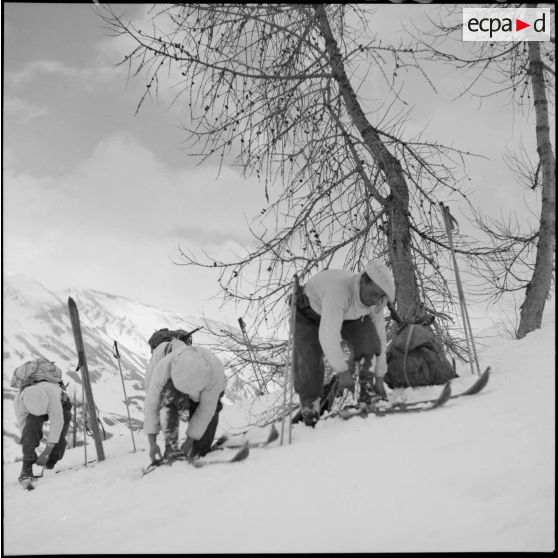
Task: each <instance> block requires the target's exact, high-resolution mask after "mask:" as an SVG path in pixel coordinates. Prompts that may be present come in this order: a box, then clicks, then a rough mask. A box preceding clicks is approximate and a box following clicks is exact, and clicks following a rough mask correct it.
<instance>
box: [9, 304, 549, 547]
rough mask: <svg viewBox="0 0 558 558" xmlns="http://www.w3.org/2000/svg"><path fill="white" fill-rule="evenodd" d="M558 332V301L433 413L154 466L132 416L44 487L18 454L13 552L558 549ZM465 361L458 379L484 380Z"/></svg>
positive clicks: (331, 425) (502, 339) (340, 425)
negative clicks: (25, 485)
mask: <svg viewBox="0 0 558 558" xmlns="http://www.w3.org/2000/svg"><path fill="white" fill-rule="evenodd" d="M479 337H481V334H480V332H479ZM484 337H485V338H487V337H486V336H484ZM554 337H555V322H554V304H553V303H552V304H551V303H548V304H547V311H546V314H545V320H544V323H543V327H542V328H541V329H540V330H537V331H535V332H533V333H531V334H529V335H528V336H527V337H526V338H525V339H522V340H512V339H509V338H506V336H504V335H501V334H500V335H499V336H497V337H495V336H494V335H493V336H492V337H490V343H489V346H488V347H485V348H484V349H482V350H479V360H480V364H481V367H482V368H485V367H486V366H488V365H490V366H491V369H492V374H491V378H490V381H489V383H488V386H487V387H486V388H485V390H484V391H483V392H482V393H480V394H478V395H475V396H471V397H466V398H459V399H455V400H450V401H449V402H448V403H447V404H446V405H445V406H444V407H442V408H440V409H437V410H434V411H431V412H427V413H419V414H409V415H389V416H386V417H374V416H372V417H369V418H368V419H366V420H363V419H360V418H354V419H352V420H349V421H346V422H344V421H341V420H339V419H329V420H322V421H320V422H319V423H318V424H317V426H316V428H315V429H311V428H307V427H305V426H303V425H302V424H297V425H295V426H294V427H293V431H292V443H291V444H289V443H288V440H287V435H286V433H285V439H284V444H283V445H280V443H279V441H277V442H274V443H273V444H272V445H270V446H269V447H267V448H263V449H253V450H251V454H250V457H249V458H248V459H247V460H246V461H243V462H241V463H234V464H227V465H214V466H210V467H206V468H203V469H195V468H193V467H191V466H189V465H187V464H186V463H183V462H180V463H176V464H175V465H173V466H172V467H162V468H160V469H157V470H155V471H154V472H152V473H151V474H149V475H147V476H145V477H143V478H142V476H141V475H142V468H143V467H145V466H146V465H147V464H148V461H149V459H148V456H147V453H146V447H147V442H146V439H145V435H143V433H138V434H136V436H135V440H136V445H137V447H138V451H137V452H136V453H132V451H131V449H132V445H131V438H130V435H129V433H128V432H126V431H125V430H122V432H121V433H120V435H115V436H114V437H113V438H111V439H110V440H108V441H106V442H105V443H104V449H105V454H106V460H105V461H104V462H102V463H96V462H95V463H92V464H90V465H89V466H88V467H87V468H83V467H80V468H77V469H75V470H67V471H63V472H61V473H60V474H57V473H56V472H55V471H56V470H60V469H64V468H66V467H68V466H70V465H72V464H82V463H83V448H76V449H71V450H68V451H67V454H66V456H65V458H64V460H63V461H62V462H61V463H59V464H58V465H57V467H56V469H55V470H54V471H45V475H44V477H43V478H42V479H40V480H39V481H38V487H37V489H36V490H34V491H31V492H25V491H23V490H22V489H21V488H20V487H19V486H18V485H17V482H16V479H17V476H18V473H19V465H18V464H17V463H16V464H7V465H4V502H3V504H4V510H3V517H4V552H5V554H7V555H17V554H82V553H87V554H90V553H113V554H119V553H141V554H143V553H158V554H162V553H240V552H243V553H248V552H253V553H256V552H257V553H264V552H265V553H269V552H301V553H302V552H466V551H467V552H482V551H486V552H496V551H497V552H526V551H531V552H534V551H540V552H549V551H553V550H554V548H555V540H554V522H555V508H554V494H555V480H554V479H555V475H554V470H555V445H554V441H555V426H554V425H555V399H554V393H555V366H554V350H553V348H554V346H555V345H554V343H555V342H554ZM458 372H459V373H460V375H461V376H462V377H461V378H460V379H459V380H458V381H456V382H457V383H456V384H454V386H453V389H454V391H458V387H459V385H458V384H460V386H461V387H463V386H465V385H469V384H470V383H471V382H472V381H473V380H474V378H472V377H471V376H469V374H470V372H469V370H468V368H467V367H462V368H461V369H459V370H458ZM432 389H434V388H432ZM436 389H439V388H436ZM392 395H393V394H392ZM273 397H275V404H278V403H280V398H279V397H278V395H277V394H275V395H270V396H267V398H266V399H262V400H258V401H255V402H249V401H244V402H242V403H241V404H237V405H234V406H232V405H230V406H226V407H225V409H224V410H223V413H222V418H221V422H220V426H221V429H223V430H228V431H230V432H234V431H236V430H238V429H239V428H241V427H242V425H243V424H246V423H247V422H250V421H252V422H253V420H254V417H253V415H254V414H255V413H257V412H258V407H260V408H261V407H265V406H266V405H271V404H272V402H271V399H272V398H273ZM277 426H278V428H279V429H280V424H278V425H277ZM257 435H258V436H260V437H261V436H264V435H265V432H264V431H263V430H260V431H259V432H257V431H256V432H253V433H252V434H251V436H252V437H253V438H254V437H255V436H257ZM227 451H229V452H230V451H232V450H227ZM218 453H219V452H217V453H216V454H214V455H216V458H217V457H219V458H220V457H223V454H224V453H225V452H221V453H220V455H217V454H218ZM227 455H229V454H227ZM94 456H95V449H94V445H93V444H92V443H90V444H89V445H88V457H89V459H91V458H93V457H94Z"/></svg>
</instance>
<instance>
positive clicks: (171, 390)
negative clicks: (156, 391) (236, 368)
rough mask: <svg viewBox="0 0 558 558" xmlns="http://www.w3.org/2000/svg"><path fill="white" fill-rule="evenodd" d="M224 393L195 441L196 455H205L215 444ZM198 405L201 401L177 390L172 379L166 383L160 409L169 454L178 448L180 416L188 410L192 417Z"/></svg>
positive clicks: (189, 415)
mask: <svg viewBox="0 0 558 558" xmlns="http://www.w3.org/2000/svg"><path fill="white" fill-rule="evenodd" d="M223 395H224V392H221V394H220V395H219V401H218V402H217V408H216V409H215V414H214V415H213V418H212V419H211V420H210V421H209V424H208V425H207V428H206V429H205V432H204V433H203V436H202V437H201V438H200V439H199V440H195V441H194V454H196V455H204V454H205V453H207V452H208V451H209V449H210V448H211V445H212V444H213V440H214V438H215V432H216V431H217V425H218V424H219V413H220V412H221V409H222V408H223V404H222V403H221V398H222V397H223ZM198 405H199V403H198V402H197V401H193V400H192V399H190V398H189V397H188V395H187V394H186V393H183V392H181V391H179V390H177V389H176V388H175V387H174V384H173V383H172V380H169V381H168V382H167V383H166V384H165V387H164V388H163V391H162V392H161V403H160V406H159V409H160V410H161V411H162V412H163V417H162V421H161V423H162V430H163V436H164V438H165V453H167V454H168V453H171V452H175V451H177V450H178V426H179V421H180V416H181V415H182V413H184V412H185V411H186V410H188V418H189V419H190V418H192V415H193V414H194V413H195V411H196V409H197V408H198Z"/></svg>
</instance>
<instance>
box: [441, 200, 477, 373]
mask: <svg viewBox="0 0 558 558" xmlns="http://www.w3.org/2000/svg"><path fill="white" fill-rule="evenodd" d="M440 207H441V210H442V215H443V217H444V223H445V225H446V233H447V236H448V242H449V246H450V252H451V256H452V259H453V268H454V271H455V282H456V284H457V293H458V295H459V304H460V307H461V317H462V319H463V329H464V332H465V341H466V343H467V352H468V353H469V363H470V365H471V372H472V373H473V374H474V373H475V370H474V368H473V360H474V362H475V365H476V367H477V375H479V376H480V367H479V361H478V358H477V351H476V348H475V341H474V339H473V331H472V329H471V321H470V320H469V312H468V311H467V305H466V303H465V293H464V292H463V285H462V283H461V277H460V275H459V268H458V266H457V257H456V255H455V248H454V245H453V236H452V233H451V229H452V221H453V222H455V219H454V218H453V217H452V216H451V214H450V211H449V207H447V206H446V205H444V204H443V202H440ZM469 338H470V345H469ZM471 347H472V353H473V357H474V358H471Z"/></svg>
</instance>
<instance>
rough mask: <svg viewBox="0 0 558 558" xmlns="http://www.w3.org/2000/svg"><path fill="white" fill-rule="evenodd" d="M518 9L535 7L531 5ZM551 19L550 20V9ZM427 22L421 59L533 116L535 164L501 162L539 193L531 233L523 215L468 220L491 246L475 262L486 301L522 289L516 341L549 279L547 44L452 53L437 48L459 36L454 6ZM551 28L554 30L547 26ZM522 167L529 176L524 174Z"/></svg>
mask: <svg viewBox="0 0 558 558" xmlns="http://www.w3.org/2000/svg"><path fill="white" fill-rule="evenodd" d="M517 6H520V4H519V5H517ZM524 6H526V7H529V8H535V7H536V6H537V4H524ZM458 12H459V13H458ZM551 14H552V19H554V9H553V7H552V12H551ZM447 22H449V23H447ZM433 23H434V31H433V32H430V33H429V34H428V36H429V39H426V40H425V39H424V37H425V34H424V33H421V36H422V39H421V41H420V42H421V47H422V48H421V55H424V53H425V52H427V51H429V53H428V57H429V58H430V59H433V60H436V61H440V60H443V61H445V62H448V63H450V64H452V65H454V66H455V67H457V68H458V69H459V70H461V71H463V72H464V73H465V72H467V71H469V72H474V76H473V77H472V78H471V79H470V82H469V84H468V85H467V87H466V89H465V90H464V91H463V92H462V94H465V93H469V94H472V95H476V96H479V97H483V96H488V95H497V94H498V95H502V94H508V95H511V97H512V99H513V100H514V101H515V102H514V104H513V105H512V106H513V107H520V108H526V109H527V110H534V113H535V118H536V125H535V130H534V132H535V138H536V146H537V155H538V163H537V164H536V165H532V164H531V162H530V157H529V155H528V153H527V152H526V150H523V152H522V153H521V154H519V155H513V154H512V155H511V156H510V155H509V154H508V161H509V166H510V167H511V168H512V169H513V170H514V171H515V174H516V175H518V176H519V177H520V182H521V183H523V184H524V185H526V187H527V188H528V189H530V190H532V191H534V192H535V193H539V192H540V211H539V216H538V218H536V220H535V222H536V227H535V228H530V229H529V230H525V222H526V219H525V211H523V212H522V214H523V215H522V216H523V219H521V221H520V220H519V219H518V218H517V217H515V216H510V217H506V218H504V219H495V218H483V217H482V216H480V215H478V214H477V217H476V222H477V224H478V225H479V226H480V228H481V230H484V232H486V233H487V234H488V235H489V237H490V238H491V239H492V243H493V249H492V250H490V251H487V252H486V254H485V256H488V257H485V258H484V259H482V260H477V262H478V263H479V262H482V265H481V266H480V267H478V269H479V271H480V273H481V274H482V275H484V277H485V278H487V279H488V281H489V284H490V285H491V286H492V297H493V298H494V299H498V298H499V297H500V296H501V295H502V294H504V293H506V292H515V291H519V290H524V291H525V297H524V300H523V303H522V304H521V313H520V320H519V325H518V328H517V331H516V336H517V338H522V337H524V336H525V335H527V333H529V332H531V331H533V330H535V329H537V328H539V327H540V326H541V322H542V315H543V311H544V306H545V302H546V300H547V299H548V296H549V292H550V287H551V283H552V280H553V273H554V256H555V251H556V232H555V231H556V217H555V213H556V157H555V154H554V151H553V148H552V144H551V141H550V118H549V107H548V99H549V98H550V99H553V98H554V89H555V80H554V77H555V70H554V63H555V59H554V39H553V38H552V39H551V42H550V43H548V42H547V43H545V42H535V41H530V42H512V43H507V42H494V43H489V42H471V43H463V45H462V50H464V51H465V52H463V53H461V54H456V53H455V51H454V52H452V53H450V52H448V51H444V50H442V48H443V46H444V45H447V40H448V38H451V37H452V36H454V35H456V34H458V33H461V27H462V23H461V13H460V11H459V9H458V8H456V7H455V6H449V7H448V6H443V7H440V8H439V11H438V19H437V20H436V21H433ZM549 25H550V22H549ZM551 29H554V25H553V24H552V25H551ZM440 40H443V41H446V42H444V43H442V47H438V46H437V44H436V43H437V42H439V41H440ZM479 85H482V87H483V91H484V92H483V93H480V92H479V90H478V86H479ZM487 86H488V92H487ZM529 86H530V88H529ZM526 169H531V171H530V172H526ZM520 223H521V224H520ZM527 226H529V223H528V221H527Z"/></svg>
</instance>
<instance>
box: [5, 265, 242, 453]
mask: <svg viewBox="0 0 558 558" xmlns="http://www.w3.org/2000/svg"><path fill="white" fill-rule="evenodd" d="M3 287H4V296H3V309H2V312H3V328H2V341H3V355H2V387H3V403H4V405H3V440H4V446H3V458H4V461H5V462H10V461H13V460H14V459H15V457H16V456H17V455H19V453H20V449H19V447H18V446H17V444H16V440H17V435H18V430H17V427H16V424H15V416H14V413H13V405H12V400H13V397H14V394H15V392H14V390H13V388H11V387H10V379H11V377H12V373H13V370H14V368H16V367H17V366H19V365H20V364H23V363H24V362H26V361H28V360H30V359H32V358H35V357H37V356H40V355H42V356H44V357H46V358H48V359H50V360H53V361H55V362H56V364H57V365H58V366H59V367H60V368H61V369H62V373H63V379H64V381H65V382H68V383H69V387H68V389H67V391H68V393H69V395H70V397H71V398H73V395H74V392H75V394H76V397H77V399H78V400H80V399H81V397H82V387H81V372H76V370H75V369H76V365H77V354H76V349H75V344H74V338H73V335H72V329H71V324H70V318H69V314H68V306H67V301H68V297H69V296H71V297H72V298H73V299H74V300H75V301H76V303H77V306H78V310H79V314H80V321H81V325H82V332H83V337H84V342H85V349H86V356H87V363H88V368H89V372H90V376H91V382H92V385H93V394H94V398H95V404H96V406H97V407H98V409H99V414H100V417H101V420H102V421H103V427H104V428H105V430H106V431H107V432H108V433H109V434H113V433H115V432H114V431H115V429H116V430H117V429H118V425H119V424H121V423H125V422H126V421H127V412H126V407H125V404H124V393H123V389H122V380H121V378H120V371H119V368H118V361H117V359H116V358H115V357H114V356H113V346H114V341H117V343H118V347H119V352H120V357H121V359H120V362H121V366H122V372H123V376H124V380H125V387H126V395H127V399H128V402H129V404H130V414H131V417H132V420H133V424H134V427H135V428H137V429H139V428H140V427H141V423H142V421H143V399H144V397H145V392H144V390H143V375H144V372H145V367H146V364H147V362H148V359H149V356H150V351H149V346H148V345H147V339H148V338H149V337H150V336H151V334H152V333H153V332H154V331H155V330H156V329H159V328H161V327H168V328H170V329H178V328H181V329H185V330H188V331H191V330H193V329H195V328H196V327H198V326H200V325H205V326H208V327H211V328H212V329H213V330H219V329H230V328H228V326H226V325H225V324H222V323H219V322H214V321H210V320H205V319H204V320H202V319H201V318H199V317H196V316H179V315H177V314H176V313H174V312H172V311H168V310H161V309H159V308H155V307H153V306H147V305H145V304H141V303H138V302H135V301H132V300H130V299H127V298H125V297H122V296H115V295H111V294H107V293H102V292H99V291H94V290H76V289H70V290H67V291H64V292H52V291H50V290H48V289H47V288H45V287H44V286H42V285H41V284H40V283H39V282H37V281H35V280H33V279H30V278H29V277H26V276H23V275H10V274H6V275H5V276H4V278H3ZM194 339H195V342H196V343H197V344H202V345H203V344H210V338H209V336H208V333H207V328H206V329H203V330H201V331H199V332H198V333H196V334H195V335H194ZM221 356H222V355H221ZM229 388H230V389H232V388H233V384H232V383H231V384H230V386H229ZM236 395H238V394H232V393H227V396H228V397H231V398H232V399H235V398H236ZM115 421H116V422H115Z"/></svg>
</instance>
